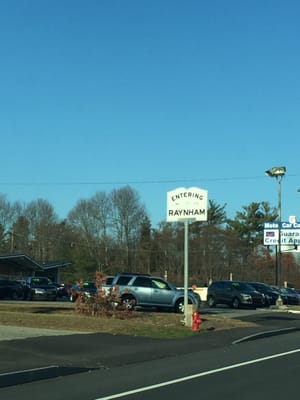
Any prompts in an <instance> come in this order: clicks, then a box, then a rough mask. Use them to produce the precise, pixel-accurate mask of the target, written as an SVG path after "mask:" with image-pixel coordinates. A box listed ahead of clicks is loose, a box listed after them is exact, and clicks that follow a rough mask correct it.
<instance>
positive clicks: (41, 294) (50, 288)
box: [26, 276, 57, 301]
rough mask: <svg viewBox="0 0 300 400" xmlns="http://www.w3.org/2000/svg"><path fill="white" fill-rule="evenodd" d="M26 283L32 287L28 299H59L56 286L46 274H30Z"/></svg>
mask: <svg viewBox="0 0 300 400" xmlns="http://www.w3.org/2000/svg"><path fill="white" fill-rule="evenodd" d="M26 285H27V286H28V287H29V288H30V291H29V293H28V296H27V299H28V300H52V301H56V299H57V288H56V286H55V285H54V284H53V283H52V282H51V280H50V279H49V278H47V277H45V276H30V277H28V278H27V279H26Z"/></svg>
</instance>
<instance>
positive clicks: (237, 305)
mask: <svg viewBox="0 0 300 400" xmlns="http://www.w3.org/2000/svg"><path fill="white" fill-rule="evenodd" d="M240 304H241V302H240V300H239V299H238V298H237V297H235V298H234V299H233V300H232V308H234V309H236V310H237V309H238V308H240Z"/></svg>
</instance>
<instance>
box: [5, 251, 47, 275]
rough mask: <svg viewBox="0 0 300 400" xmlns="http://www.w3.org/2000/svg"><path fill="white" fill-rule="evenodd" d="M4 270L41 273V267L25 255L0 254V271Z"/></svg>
mask: <svg viewBox="0 0 300 400" xmlns="http://www.w3.org/2000/svg"><path fill="white" fill-rule="evenodd" d="M4 267H5V269H7V268H8V269H10V268H11V269H12V270H14V271H15V270H23V271H28V270H29V271H43V267H42V266H41V265H40V264H39V263H38V262H37V261H35V260H33V259H32V258H31V257H29V256H28V255H27V254H24V253H15V254H1V255H0V271H1V270H2V269H3V268H4Z"/></svg>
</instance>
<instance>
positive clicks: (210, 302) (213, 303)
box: [207, 296, 216, 308]
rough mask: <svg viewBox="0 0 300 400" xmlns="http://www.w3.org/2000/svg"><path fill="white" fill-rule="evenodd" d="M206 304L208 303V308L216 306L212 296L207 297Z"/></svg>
mask: <svg viewBox="0 0 300 400" xmlns="http://www.w3.org/2000/svg"><path fill="white" fill-rule="evenodd" d="M207 304H208V307H210V308H213V307H215V306H216V300H215V299H214V297H213V296H209V297H208V299H207Z"/></svg>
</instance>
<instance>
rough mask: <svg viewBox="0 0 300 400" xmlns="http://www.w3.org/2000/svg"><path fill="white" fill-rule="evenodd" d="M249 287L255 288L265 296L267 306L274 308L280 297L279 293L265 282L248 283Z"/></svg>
mask: <svg viewBox="0 0 300 400" xmlns="http://www.w3.org/2000/svg"><path fill="white" fill-rule="evenodd" d="M248 283H249V285H251V286H253V287H254V288H255V289H256V290H257V291H258V292H260V293H263V294H264V295H265V303H266V306H273V305H275V304H276V301H277V299H278V296H279V291H278V290H275V289H274V288H272V286H270V285H268V284H266V283H263V282H248Z"/></svg>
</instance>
